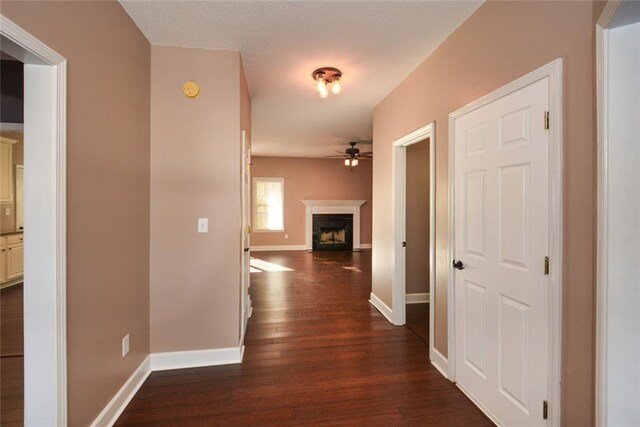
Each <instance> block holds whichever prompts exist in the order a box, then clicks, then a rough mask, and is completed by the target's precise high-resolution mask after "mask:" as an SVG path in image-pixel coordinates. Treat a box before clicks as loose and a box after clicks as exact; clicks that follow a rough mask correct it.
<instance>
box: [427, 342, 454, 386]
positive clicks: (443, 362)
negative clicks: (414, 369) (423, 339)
mask: <svg viewBox="0 0 640 427" xmlns="http://www.w3.org/2000/svg"><path fill="white" fill-rule="evenodd" d="M429 358H430V359H431V364H432V365H433V366H434V367H435V368H436V369H437V370H438V371H439V372H440V373H441V374H442V376H443V377H445V378H449V375H447V372H448V371H449V361H448V360H447V358H446V357H444V356H443V355H442V353H440V352H439V351H438V350H437V349H436V348H435V347H432V348H431V351H430V352H429ZM449 379H450V380H452V379H451V378H449ZM452 381H453V380H452Z"/></svg>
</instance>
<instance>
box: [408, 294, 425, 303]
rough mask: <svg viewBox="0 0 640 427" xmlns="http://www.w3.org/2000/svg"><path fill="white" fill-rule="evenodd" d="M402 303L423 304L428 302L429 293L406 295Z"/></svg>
mask: <svg viewBox="0 0 640 427" xmlns="http://www.w3.org/2000/svg"><path fill="white" fill-rule="evenodd" d="M404 301H405V303H406V304H423V303H425V302H429V293H428V292H426V293H421V294H406V295H405V300H404Z"/></svg>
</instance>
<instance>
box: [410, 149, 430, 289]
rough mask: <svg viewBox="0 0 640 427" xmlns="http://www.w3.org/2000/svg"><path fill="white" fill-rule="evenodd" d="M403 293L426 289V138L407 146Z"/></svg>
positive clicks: (427, 241) (427, 169)
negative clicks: (405, 244)
mask: <svg viewBox="0 0 640 427" xmlns="http://www.w3.org/2000/svg"><path fill="white" fill-rule="evenodd" d="M406 194H407V203H406V205H407V209H406V221H407V222H406V227H407V230H406V237H405V240H406V242H407V248H406V251H405V253H406V293H407V294H418V293H426V292H429V141H428V140H426V141H420V142H418V143H416V144H412V145H410V146H408V147H407V190H406Z"/></svg>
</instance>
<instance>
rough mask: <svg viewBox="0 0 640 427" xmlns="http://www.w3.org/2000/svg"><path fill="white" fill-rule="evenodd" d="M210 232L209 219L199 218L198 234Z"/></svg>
mask: <svg viewBox="0 0 640 427" xmlns="http://www.w3.org/2000/svg"><path fill="white" fill-rule="evenodd" d="M208 232H209V218H198V233H208Z"/></svg>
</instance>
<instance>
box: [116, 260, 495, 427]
mask: <svg viewBox="0 0 640 427" xmlns="http://www.w3.org/2000/svg"><path fill="white" fill-rule="evenodd" d="M253 256H254V258H258V259H259V260H261V261H263V262H261V263H257V264H256V266H257V268H256V269H254V271H255V272H254V273H252V275H251V289H250V292H251V298H252V301H253V306H254V309H253V316H252V318H251V319H250V322H249V327H248V331H247V336H246V341H245V342H246V350H245V354H244V362H243V363H242V364H241V365H227V366H216V367H209V368H196V369H183V370H174V371H164V372H154V373H152V374H151V375H150V377H149V378H148V379H147V381H146V382H145V384H144V385H143V386H142V388H141V389H140V391H139V392H138V394H137V395H136V396H135V398H134V399H133V400H132V402H131V403H130V404H129V406H128V407H127V409H126V410H125V412H124V413H123V415H122V416H121V417H120V419H119V421H118V423H117V425H120V426H124V425H141V424H144V425H172V426H176V425H180V426H185V425H189V426H191V425H198V426H203V425H239V424H252V425H267V424H273V425H301V424H313V425H319V424H331V425H386V426H388V425H442V426H483V425H492V424H491V423H490V422H489V420H488V419H487V418H486V417H485V416H484V415H483V414H482V413H481V412H480V411H479V410H478V409H477V408H476V407H475V406H474V405H473V404H472V403H471V402H470V401H469V400H468V399H467V398H466V397H465V396H464V395H463V394H462V393H461V392H460V391H459V390H458V389H457V387H456V386H455V385H454V384H453V383H451V382H449V381H448V380H446V379H445V378H443V377H442V376H441V375H440V373H439V372H437V371H436V369H435V368H433V367H432V366H431V364H430V363H429V360H428V349H427V346H426V345H425V344H424V343H423V341H421V340H420V339H419V338H418V337H417V336H416V335H415V334H414V333H413V332H412V331H411V330H409V329H408V328H405V327H397V326H393V325H391V324H390V323H389V322H387V320H386V319H385V318H384V317H383V316H382V315H381V314H380V313H378V312H377V311H376V310H375V309H374V308H373V307H372V306H371V305H370V304H369V302H368V298H369V293H370V291H371V252H370V251H365V252H353V253H351V252H349V253H313V254H311V253H306V252H257V253H254V254H253ZM279 267H287V268H288V269H291V270H293V271H268V270H281V268H279Z"/></svg>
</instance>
